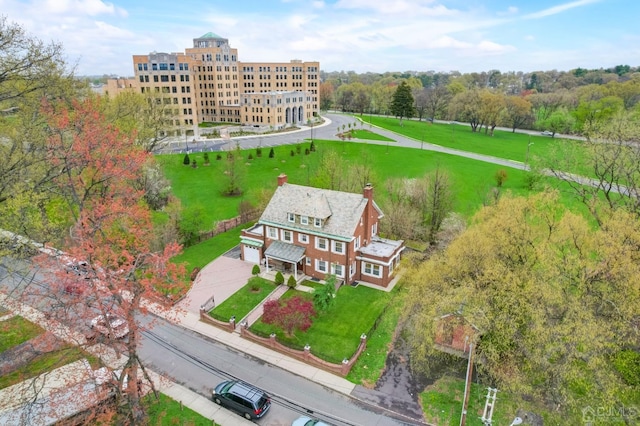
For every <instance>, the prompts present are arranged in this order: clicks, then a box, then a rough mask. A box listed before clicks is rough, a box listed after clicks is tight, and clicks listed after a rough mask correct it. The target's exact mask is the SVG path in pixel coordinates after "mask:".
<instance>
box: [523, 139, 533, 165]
mask: <svg viewBox="0 0 640 426" xmlns="http://www.w3.org/2000/svg"><path fill="white" fill-rule="evenodd" d="M531 145H533V142H531V135H529V143H528V144H527V155H526V156H525V157H524V168H525V170H526V169H527V168H528V166H527V165H528V164H529V149H530V148H531Z"/></svg>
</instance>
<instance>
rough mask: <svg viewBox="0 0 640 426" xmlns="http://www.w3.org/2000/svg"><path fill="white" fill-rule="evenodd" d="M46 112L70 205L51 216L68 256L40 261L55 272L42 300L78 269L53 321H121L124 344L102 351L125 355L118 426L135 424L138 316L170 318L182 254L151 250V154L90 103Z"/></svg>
mask: <svg viewBox="0 0 640 426" xmlns="http://www.w3.org/2000/svg"><path fill="white" fill-rule="evenodd" d="M45 110H46V113H47V116H48V127H49V129H50V133H51V136H50V138H49V139H48V143H47V151H46V154H47V161H48V162H50V163H51V164H53V165H55V166H56V167H58V168H59V169H60V170H62V171H63V173H61V174H60V175H59V176H58V177H56V179H55V181H54V183H55V188H57V189H58V197H59V200H60V201H62V202H64V203H65V204H66V206H67V209H61V208H58V210H57V211H55V210H54V211H52V212H54V213H57V214H61V215H64V216H65V217H66V218H67V219H68V220H69V223H70V229H69V238H68V240H67V241H66V251H67V253H68V255H67V257H65V258H64V259H61V258H56V257H51V256H48V255H45V256H42V258H41V259H40V260H41V262H42V264H43V265H44V266H45V267H47V268H49V269H54V270H55V269H57V270H58V271H59V272H58V273H57V274H56V278H57V279H56V280H52V283H51V285H52V286H54V288H53V289H52V291H51V292H47V297H51V295H50V294H49V293H53V294H56V295H59V294H62V292H63V290H64V289H66V288H67V287H68V286H69V285H70V284H73V285H77V284H78V282H77V280H78V278H77V276H76V274H69V273H67V271H68V269H66V268H65V263H66V262H82V263H81V264H82V265H84V266H83V268H84V273H85V278H87V279H86V280H84V281H83V282H82V286H81V287H80V290H79V291H77V292H76V291H73V292H71V293H72V294H71V295H66V296H65V297H64V298H63V300H64V301H65V303H64V304H61V305H59V306H58V308H57V309H56V310H54V311H52V312H51V314H52V315H54V316H55V317H56V318H57V319H59V320H60V321H61V322H63V323H65V324H70V323H71V324H74V325H75V326H76V327H78V328H83V327H86V325H87V324H88V323H89V322H90V321H91V319H92V318H93V317H95V316H96V315H98V314H100V315H105V316H106V315H109V314H116V315H119V316H120V317H122V318H124V319H125V321H126V323H127V324H128V327H129V332H128V334H127V336H126V338H125V339H124V340H123V339H118V338H116V337H115V336H114V335H113V334H111V335H109V336H108V337H105V338H104V340H103V344H104V345H105V346H104V347H106V348H107V349H108V350H113V351H115V353H117V354H122V355H124V356H125V361H124V363H123V365H122V369H123V373H124V374H123V375H121V376H120V378H119V380H118V383H117V386H116V398H117V401H118V404H116V406H117V407H118V409H119V410H120V412H119V413H118V414H119V416H120V417H119V418H120V419H121V420H120V421H121V422H122V423H124V424H140V422H144V419H145V412H144V408H143V406H142V404H141V401H140V397H141V395H140V391H141V389H140V388H139V387H138V386H136V385H135V384H136V383H137V382H138V379H139V378H140V376H141V375H142V376H144V377H146V378H147V379H148V376H147V373H146V370H145V368H144V365H143V363H142V362H141V360H140V358H139V356H138V345H139V342H140V333H141V329H140V325H139V323H138V318H137V316H136V315H137V314H138V313H140V312H146V310H147V308H148V306H149V303H154V305H155V306H156V309H159V310H165V311H167V312H168V310H169V308H170V307H171V299H170V298H168V297H166V296H167V295H171V294H175V293H177V292H178V291H180V290H181V288H182V287H183V285H184V284H183V281H182V279H183V278H184V277H183V276H184V269H183V268H182V267H179V266H176V265H174V264H173V263H171V262H169V259H170V258H171V257H173V256H174V255H176V254H177V253H178V252H179V250H180V247H179V246H178V245H177V244H176V243H175V242H169V243H167V244H166V245H165V246H164V247H163V248H161V249H160V250H156V249H154V247H153V246H152V243H153V242H154V241H155V238H154V227H153V223H152V220H151V213H150V210H149V208H148V207H147V205H146V204H145V202H144V201H143V196H144V194H143V192H142V190H141V189H136V186H135V185H134V183H135V181H136V180H137V179H138V178H139V175H140V173H141V172H142V170H143V166H144V164H145V162H146V161H149V154H147V153H146V152H145V151H144V150H142V149H140V148H139V147H137V146H136V145H135V143H134V141H133V140H132V138H131V137H129V136H126V135H124V134H122V133H119V132H118V131H117V130H116V129H114V128H113V127H112V126H110V125H109V124H107V123H106V121H105V119H104V116H102V115H101V114H100V113H99V106H98V104H97V102H96V101H95V100H91V99H87V100H85V101H83V102H77V103H75V104H74V105H73V109H69V108H67V107H66V106H64V105H55V106H54V105H47V106H46V108H45ZM56 286H58V287H59V288H56ZM76 293H77V294H76ZM79 343H82V342H79ZM105 355H106V353H105ZM124 377H128V380H127V381H125V380H124ZM127 382H128V383H129V385H128V386H127V385H126V383H127ZM79 397H82V396H81V395H80V396H79Z"/></svg>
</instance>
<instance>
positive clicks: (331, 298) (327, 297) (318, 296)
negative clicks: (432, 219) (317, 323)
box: [313, 275, 336, 311]
mask: <svg viewBox="0 0 640 426" xmlns="http://www.w3.org/2000/svg"><path fill="white" fill-rule="evenodd" d="M335 293H336V276H335V275H330V276H329V277H328V278H327V281H326V283H325V285H323V286H322V287H320V288H316V289H315V290H314V291H313V306H314V307H315V308H316V309H317V310H318V311H326V310H327V309H329V308H330V307H331V306H333V304H334V302H335Z"/></svg>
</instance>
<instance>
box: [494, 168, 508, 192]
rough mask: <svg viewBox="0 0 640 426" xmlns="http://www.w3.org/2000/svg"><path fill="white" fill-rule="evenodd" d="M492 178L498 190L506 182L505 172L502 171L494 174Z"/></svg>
mask: <svg viewBox="0 0 640 426" xmlns="http://www.w3.org/2000/svg"><path fill="white" fill-rule="evenodd" d="M494 178H495V180H496V185H497V186H498V188H500V187H501V186H502V184H503V183H504V181H505V180H507V172H506V171H505V170H504V169H500V170H498V171H497V172H496V175H495V176H494Z"/></svg>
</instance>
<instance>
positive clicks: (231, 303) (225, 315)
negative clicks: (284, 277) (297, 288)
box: [209, 277, 276, 322]
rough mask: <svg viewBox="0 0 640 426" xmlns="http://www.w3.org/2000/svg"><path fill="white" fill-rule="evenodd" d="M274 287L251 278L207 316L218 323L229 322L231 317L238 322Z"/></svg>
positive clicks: (263, 281) (265, 281)
mask: <svg viewBox="0 0 640 426" xmlns="http://www.w3.org/2000/svg"><path fill="white" fill-rule="evenodd" d="M275 288H276V286H275V284H274V283H273V282H271V281H268V280H265V279H264V278H260V277H252V278H250V279H249V282H248V283H247V284H246V285H245V286H244V287H242V288H241V289H240V290H238V291H237V292H235V293H234V294H233V295H232V296H231V297H229V298H228V299H227V300H225V301H224V302H222V303H221V304H220V305H218V306H216V307H215V308H213V310H212V311H211V312H209V315H211V317H212V318H215V319H217V320H220V321H229V319H231V316H232V315H235V316H236V321H238V322H240V320H241V319H242V318H244V317H245V316H246V315H247V314H248V313H249V312H251V310H252V309H253V308H255V307H256V306H257V305H258V303H260V302H262V301H263V300H264V299H265V297H267V296H268V295H269V294H270V293H271V292H272V291H273V290H275Z"/></svg>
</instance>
